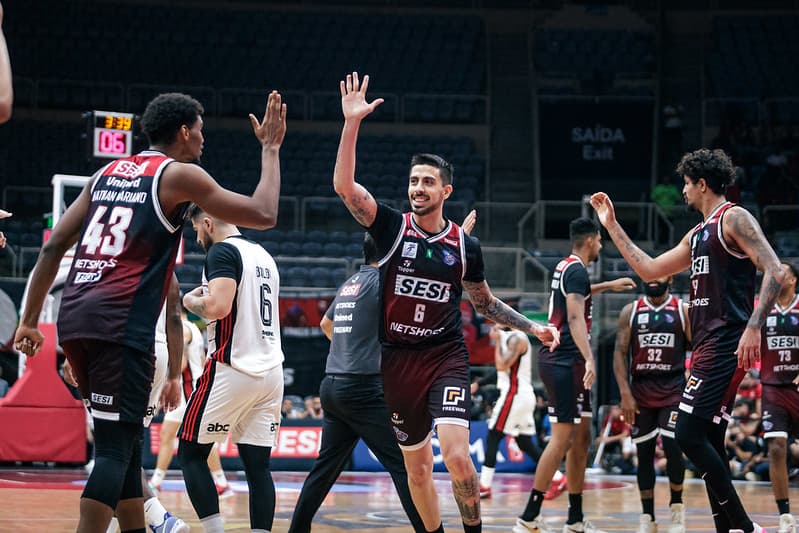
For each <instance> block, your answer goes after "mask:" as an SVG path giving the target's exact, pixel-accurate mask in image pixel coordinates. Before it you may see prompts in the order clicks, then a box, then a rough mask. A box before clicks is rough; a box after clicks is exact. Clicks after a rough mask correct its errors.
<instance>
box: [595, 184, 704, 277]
mask: <svg viewBox="0 0 799 533" xmlns="http://www.w3.org/2000/svg"><path fill="white" fill-rule="evenodd" d="M591 205H592V206H593V208H594V210H595V211H596V214H597V216H598V217H599V222H601V223H602V225H603V226H605V228H606V229H607V230H608V234H609V235H610V238H611V239H613V243H614V244H615V245H616V247H617V248H618V249H619V253H621V255H622V256H623V257H624V259H625V260H626V261H627V263H629V265H630V267H631V268H632V269H633V270H634V271H635V273H636V274H638V275H639V276H641V279H643V280H644V281H652V280H653V279H658V278H664V277H667V276H671V275H674V274H677V273H679V272H682V271H683V270H686V269H688V268H689V267H690V266H691V244H690V241H689V236H690V232H688V233H686V234H685V236H684V237H683V238H682V240H681V241H680V242H679V244H677V246H675V247H674V248H672V249H671V250H668V251H666V252H664V253H662V254H660V255H659V256H657V257H655V258H652V257H650V256H649V255H648V254H647V253H646V252H644V251H643V250H641V248H639V247H638V246H636V244H635V243H634V242H633V241H632V239H630V237H629V236H628V235H627V233H626V232H625V231H624V229H623V228H622V227H621V224H619V221H618V220H616V212H615V210H614V208H613V202H611V201H610V197H608V195H607V194H605V193H603V192H598V193H596V194H594V195H592V196H591Z"/></svg>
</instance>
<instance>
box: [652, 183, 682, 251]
mask: <svg viewBox="0 0 799 533" xmlns="http://www.w3.org/2000/svg"><path fill="white" fill-rule="evenodd" d="M651 198H652V201H653V202H655V205H657V206H658V207H659V208H660V209H662V210H663V213H665V215H666V216H667V217H668V218H671V214H672V210H673V209H674V207H675V206H677V205H681V204H682V193H681V192H680V189H678V188H677V186H676V185H674V183H673V178H672V174H671V172H667V173H665V174H663V176H662V177H661V178H660V182H659V183H658V184H657V185H655V188H654V189H652V194H651ZM668 238H669V227H668V224H667V223H666V222H665V221H664V220H662V219H660V218H658V243H659V244H660V243H666V244H669V243H668V242H667V241H668Z"/></svg>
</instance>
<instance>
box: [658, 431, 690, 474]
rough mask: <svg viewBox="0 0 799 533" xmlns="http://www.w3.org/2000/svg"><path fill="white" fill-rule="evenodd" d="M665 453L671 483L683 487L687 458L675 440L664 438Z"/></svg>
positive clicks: (667, 472)
mask: <svg viewBox="0 0 799 533" xmlns="http://www.w3.org/2000/svg"><path fill="white" fill-rule="evenodd" d="M663 451H664V453H665V454H666V474H667V475H668V476H669V482H670V483H673V484H675V485H682V482H683V481H684V480H685V457H683V455H682V451H681V450H680V447H679V446H677V443H676V442H674V439H670V438H668V437H663Z"/></svg>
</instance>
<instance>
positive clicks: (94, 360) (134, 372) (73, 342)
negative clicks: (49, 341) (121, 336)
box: [61, 339, 155, 424]
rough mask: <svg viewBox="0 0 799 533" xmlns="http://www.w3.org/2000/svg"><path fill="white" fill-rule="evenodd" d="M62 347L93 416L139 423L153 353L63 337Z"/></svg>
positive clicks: (146, 398) (146, 399)
mask: <svg viewBox="0 0 799 533" xmlns="http://www.w3.org/2000/svg"><path fill="white" fill-rule="evenodd" d="M61 347H62V348H63V349H64V353H65V354H66V356H67V359H69V364H70V365H72V372H73V374H75V378H76V379H77V380H78V386H79V387H80V393H81V395H82V396H83V403H85V404H86V406H87V407H89V408H90V409H91V413H92V416H93V417H94V418H99V419H102V420H114V421H120V422H135V423H137V424H141V423H142V418H144V416H145V414H146V413H147V406H148V403H149V399H150V388H151V387H152V383H153V374H154V372H155V357H154V356H153V354H151V353H145V352H140V351H139V350H136V349H134V348H131V347H130V346H125V345H124V344H118V343H113V342H107V341H103V340H98V339H70V340H65V341H63V342H62V343H61Z"/></svg>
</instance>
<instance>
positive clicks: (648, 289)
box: [644, 281, 669, 298]
mask: <svg viewBox="0 0 799 533" xmlns="http://www.w3.org/2000/svg"><path fill="white" fill-rule="evenodd" d="M667 290H669V282H668V281H665V282H662V283H660V282H650V283H645V284H644V294H646V295H647V296H649V297H650V298H659V297H661V296H663V295H664V294H666V291H667Z"/></svg>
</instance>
